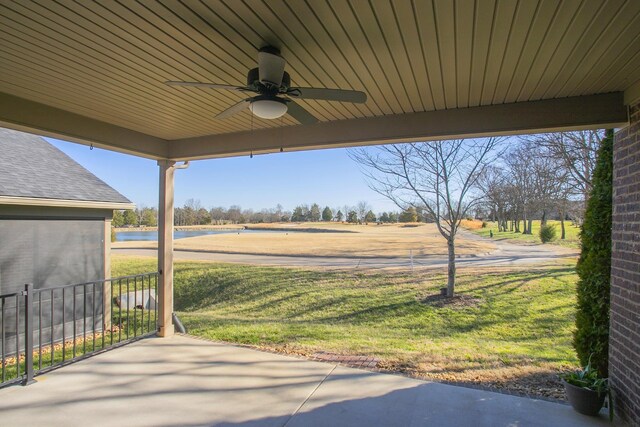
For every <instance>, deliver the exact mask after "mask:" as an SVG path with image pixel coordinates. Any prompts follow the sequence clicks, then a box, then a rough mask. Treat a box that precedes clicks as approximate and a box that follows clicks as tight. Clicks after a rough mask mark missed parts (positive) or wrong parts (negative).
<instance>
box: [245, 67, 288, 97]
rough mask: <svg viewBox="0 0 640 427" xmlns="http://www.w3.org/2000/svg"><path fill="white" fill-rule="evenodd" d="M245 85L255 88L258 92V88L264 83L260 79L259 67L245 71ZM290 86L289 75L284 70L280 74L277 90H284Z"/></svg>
mask: <svg viewBox="0 0 640 427" xmlns="http://www.w3.org/2000/svg"><path fill="white" fill-rule="evenodd" d="M247 86H248V87H251V88H256V90H257V91H258V92H260V91H259V90H258V89H259V88H261V87H264V85H263V84H262V82H261V81H260V69H259V68H258V67H256V68H252V69H251V70H249V72H248V73H247ZM290 87H291V76H289V73H287V72H286V71H285V72H284V74H283V75H282V83H281V84H280V90H279V92H286V91H287V90H288V89H289V88H290Z"/></svg>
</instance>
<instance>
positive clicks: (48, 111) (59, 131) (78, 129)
mask: <svg viewBox="0 0 640 427" xmlns="http://www.w3.org/2000/svg"><path fill="white" fill-rule="evenodd" d="M0 125H2V126H3V127H6V128H9V129H15V130H19V131H23V132H29V133H34V134H37V135H43V136H49V137H53V138H60V139H64V140H66V141H73V142H77V143H80V144H84V145H93V146H96V147H100V148H104V149H107V150H113V151H118V152H121V153H126V154H133V155H136V156H140V157H146V158H150V159H162V158H166V156H167V152H168V143H167V141H166V140H164V139H160V138H156V137H154V136H151V135H146V134H144V133H141V132H136V131H133V130H130V129H126V128H123V127H120V126H116V125H113V124H110V123H106V122H102V121H99V120H95V119H91V118H89V117H85V116H82V115H79V114H75V113H71V112H69V111H65V110H61V109H58V108H54V107H50V106H48V105H45V104H40V103H37V102H33V101H29V100H26V99H24V98H19V97H16V96H13V95H10V94H7V93H1V92H0Z"/></svg>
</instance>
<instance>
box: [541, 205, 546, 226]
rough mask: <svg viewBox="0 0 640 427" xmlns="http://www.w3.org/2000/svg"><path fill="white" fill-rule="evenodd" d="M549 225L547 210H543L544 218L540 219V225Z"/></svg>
mask: <svg viewBox="0 0 640 427" xmlns="http://www.w3.org/2000/svg"><path fill="white" fill-rule="evenodd" d="M543 225H547V210H546V209H543V210H542V219H541V220H540V226H541V227H542V226H543Z"/></svg>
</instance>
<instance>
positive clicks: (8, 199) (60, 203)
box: [0, 196, 136, 210]
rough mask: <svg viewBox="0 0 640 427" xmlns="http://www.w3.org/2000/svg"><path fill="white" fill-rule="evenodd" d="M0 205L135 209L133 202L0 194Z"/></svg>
mask: <svg viewBox="0 0 640 427" xmlns="http://www.w3.org/2000/svg"><path fill="white" fill-rule="evenodd" d="M0 205H20V206H48V207H57V208H86V209H113V210H127V209H135V207H136V205H135V204H133V203H118V202H99V201H94V200H63V199H44V198H37V197H15V196H0Z"/></svg>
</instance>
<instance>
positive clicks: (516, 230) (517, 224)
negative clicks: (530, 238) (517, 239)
mask: <svg viewBox="0 0 640 427" xmlns="http://www.w3.org/2000/svg"><path fill="white" fill-rule="evenodd" d="M515 232H516V233H519V232H520V220H519V219H518V218H516V229H515Z"/></svg>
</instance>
